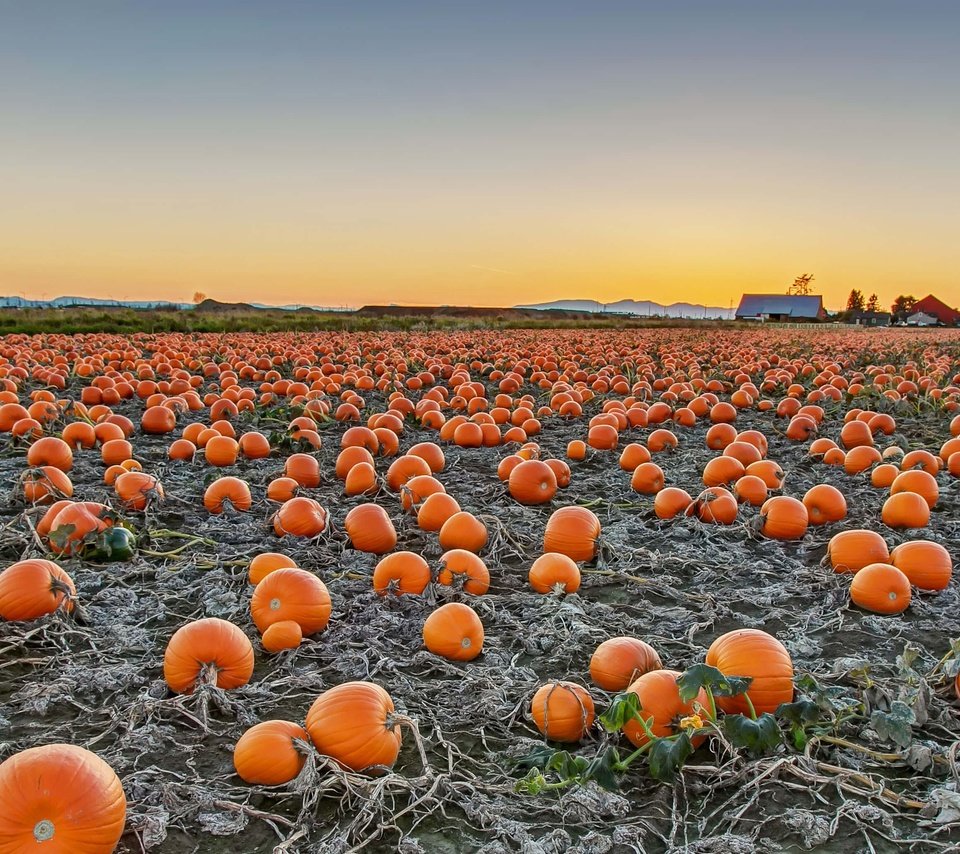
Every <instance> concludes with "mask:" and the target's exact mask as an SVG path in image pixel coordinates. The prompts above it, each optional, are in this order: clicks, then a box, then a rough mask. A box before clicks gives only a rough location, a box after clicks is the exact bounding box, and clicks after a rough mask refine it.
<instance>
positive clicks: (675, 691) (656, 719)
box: [623, 670, 709, 747]
mask: <svg viewBox="0 0 960 854" xmlns="http://www.w3.org/2000/svg"><path fill="white" fill-rule="evenodd" d="M679 678H680V674H679V673H678V672H677V671H676V670H651V671H649V672H647V673H644V674H643V676H640V677H639V678H637V679H636V680H635V681H634V682H633V683H632V684H631V685H630V687H629V688H628V689H627V690H628V691H629V692H630V693H631V694H636V695H637V696H638V697H639V698H640V708H641V711H640V716H641V717H642V718H643V720H644V721H645V722H646V724H647V727H648V728H649V729H650V731H651V732H652V733H653V734H654V735H655V736H658V737H663V736H670V735H674V734H676V733H677V732H678V731H679V730H678V722H679V721H680V720H682V719H683V718H685V717H689V716H691V715H693V714H695V713H697V711H698V710H699V713H700V714H701V715H703V714H704V712H705V711H706V710H707V709H708V708H709V706H708V701H707V694H706V692H705V691H704V690H703V689H702V688H701V689H700V692H699V693H698V694H697V696H696V697H694V698H693V699H692V700H690V701H689V702H686V703H685V702H683V700H681V699H680V688H679V686H678V685H677V679H679ZM623 734H624V735H625V736H626V737H627V738H628V739H630V741H631V742H632V743H633V745H634V746H635V747H643V745H645V744H646V743H647V742H648V741H649V740H650V739H649V737H648V736H647V733H646V731H645V730H644V728H643V727H642V726H641V725H640V722H639V721H636V720H630V721H627V723H626V724H624V726H623ZM691 740H692V742H693V745H694V747H698V746H699V745H700V744H702V743H703V740H704V736H702V735H698V736H694V737H693V738H692V739H691Z"/></svg>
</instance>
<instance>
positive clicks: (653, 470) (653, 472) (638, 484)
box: [630, 463, 664, 495]
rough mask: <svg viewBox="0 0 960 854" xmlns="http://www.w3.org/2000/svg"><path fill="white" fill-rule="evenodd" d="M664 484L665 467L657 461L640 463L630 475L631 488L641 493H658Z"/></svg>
mask: <svg viewBox="0 0 960 854" xmlns="http://www.w3.org/2000/svg"><path fill="white" fill-rule="evenodd" d="M663 486H664V476H663V469H661V468H660V466H658V465H657V464H656V463H640V465H638V466H637V467H636V468H635V469H634V471H633V474H632V475H631V477H630V488H631V489H632V490H633V491H634V492H639V493H640V494H641V495H656V494H657V493H658V492H659V491H660V490H661V489H663Z"/></svg>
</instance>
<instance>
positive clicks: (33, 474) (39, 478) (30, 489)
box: [20, 466, 73, 504]
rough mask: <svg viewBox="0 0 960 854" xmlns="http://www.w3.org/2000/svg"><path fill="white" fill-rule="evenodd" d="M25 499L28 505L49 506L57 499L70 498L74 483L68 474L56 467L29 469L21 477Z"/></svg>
mask: <svg viewBox="0 0 960 854" xmlns="http://www.w3.org/2000/svg"><path fill="white" fill-rule="evenodd" d="M20 480H21V482H22V483H23V498H24V500H25V501H26V502H27V503H28V504H49V503H50V502H51V501H53V500H54V499H55V498H70V496H72V495H73V482H72V481H71V480H70V477H69V476H68V475H67V473H66V472H64V471H61V470H60V469H58V468H55V467H54V466H40V467H39V468H35V469H34V468H30V469H27V470H26V471H25V472H24V473H23V474H22V475H21V477H20Z"/></svg>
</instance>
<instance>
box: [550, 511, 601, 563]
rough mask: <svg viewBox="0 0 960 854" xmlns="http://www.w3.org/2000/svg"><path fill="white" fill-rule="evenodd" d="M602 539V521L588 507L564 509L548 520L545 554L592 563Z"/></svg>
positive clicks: (555, 512) (554, 513)
mask: <svg viewBox="0 0 960 854" xmlns="http://www.w3.org/2000/svg"><path fill="white" fill-rule="evenodd" d="M599 539H600V520H599V519H598V518H597V517H596V515H595V514H594V513H593V512H592V511H590V510H588V509H587V508H586V507H561V508H560V509H559V510H555V511H554V512H553V514H552V515H551V516H550V518H549V520H548V521H547V527H546V529H545V530H544V533H543V550H544V552H559V553H560V554H564V555H566V556H567V557H568V558H570V559H571V560H574V561H577V562H584V561H590V560H593V558H594V557H595V556H596V553H597V542H598V541H599Z"/></svg>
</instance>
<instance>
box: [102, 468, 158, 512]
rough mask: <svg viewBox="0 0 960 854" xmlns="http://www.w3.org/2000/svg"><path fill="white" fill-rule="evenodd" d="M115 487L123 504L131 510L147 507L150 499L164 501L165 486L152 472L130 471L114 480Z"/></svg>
mask: <svg viewBox="0 0 960 854" xmlns="http://www.w3.org/2000/svg"><path fill="white" fill-rule="evenodd" d="M113 488H114V489H115V490H116V493H117V497H118V498H119V499H120V500H121V501H122V502H123V506H124V507H126V508H128V509H130V510H144V509H146V506H147V502H148V501H163V498H164V495H163V486H161V484H160V481H158V480H157V479H156V478H155V477H154V476H153V475H152V474H145V473H144V472H142V471H128V472H124V473H123V474H122V475H120V476H119V477H118V478H117V479H116V481H114V484H113Z"/></svg>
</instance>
